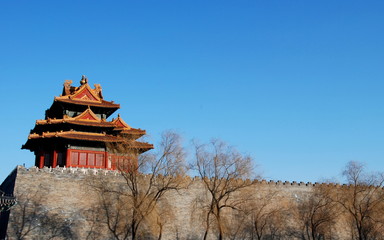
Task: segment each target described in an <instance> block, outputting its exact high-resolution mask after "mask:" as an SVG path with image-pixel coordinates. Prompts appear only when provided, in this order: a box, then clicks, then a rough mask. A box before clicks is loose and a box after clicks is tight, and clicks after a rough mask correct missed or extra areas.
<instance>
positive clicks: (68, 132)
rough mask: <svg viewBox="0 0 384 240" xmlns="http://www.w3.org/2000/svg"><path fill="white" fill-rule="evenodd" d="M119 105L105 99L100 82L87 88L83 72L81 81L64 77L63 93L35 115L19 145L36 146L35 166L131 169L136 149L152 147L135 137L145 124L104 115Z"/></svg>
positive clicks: (141, 134) (136, 154)
mask: <svg viewBox="0 0 384 240" xmlns="http://www.w3.org/2000/svg"><path fill="white" fill-rule="evenodd" d="M119 108H120V105H119V104H116V103H114V102H113V101H105V100H104V98H103V95H102V89H101V86H100V85H99V84H95V85H94V88H91V87H90V86H89V84H88V79H87V78H86V77H85V76H83V77H82V79H81V81H80V86H78V87H75V86H72V81H71V80H66V81H65V82H64V88H63V93H62V95H60V96H59V97H55V98H54V101H53V104H52V106H51V107H50V108H49V109H48V110H46V112H45V119H44V120H37V121H36V124H35V127H34V128H33V129H32V130H31V132H30V134H29V136H28V140H27V142H26V143H25V144H24V145H23V146H22V149H28V150H30V151H31V152H34V154H35V156H36V158H35V166H36V167H39V168H43V167H53V168H55V167H57V166H59V167H64V166H65V167H86V168H101V169H111V170H114V169H120V170H121V169H126V170H128V169H129V166H131V164H135V163H136V162H137V157H138V155H139V154H141V153H143V152H145V151H148V150H150V149H152V148H153V145H152V144H148V143H144V142H139V141H137V139H139V138H140V137H142V136H143V135H145V133H146V132H145V130H141V129H136V128H132V127H130V126H129V125H128V124H127V123H126V122H125V121H124V120H123V119H122V118H121V117H120V115H119V116H118V117H117V118H116V119H112V120H111V121H108V117H109V116H110V115H111V114H113V113H114V112H115V111H116V110H117V109H119Z"/></svg>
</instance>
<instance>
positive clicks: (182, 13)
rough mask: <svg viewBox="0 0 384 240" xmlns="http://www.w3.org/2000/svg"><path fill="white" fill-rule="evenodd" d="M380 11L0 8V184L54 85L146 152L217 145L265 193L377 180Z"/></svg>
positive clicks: (51, 4) (73, 5) (272, 6)
mask: <svg viewBox="0 0 384 240" xmlns="http://www.w3.org/2000/svg"><path fill="white" fill-rule="evenodd" d="M383 12H384V2H383V1H365V2H362V1H300V0H298V1H282V0H281V1H273V0H270V1H171V0H164V1H108V2H107V1H2V2H1V3H0V81H1V94H2V99H3V104H2V113H1V118H0V129H1V133H2V134H1V135H2V140H1V144H0V151H1V153H2V156H1V163H0V164H1V165H0V166H1V168H0V178H1V179H4V178H5V177H6V176H7V175H8V173H10V171H11V170H12V169H13V168H14V167H15V166H16V165H18V164H23V163H25V164H26V166H31V165H33V163H34V156H33V153H31V152H29V151H27V150H21V149H20V147H21V145H22V144H24V143H25V141H26V140H27V136H28V133H29V130H30V129H32V128H33V126H34V123H35V120H36V119H43V118H44V111H45V109H47V108H49V107H50V105H51V104H52V101H53V97H54V96H58V95H59V94H61V91H62V84H63V82H64V80H65V79H72V80H73V81H74V84H75V85H77V84H78V82H79V80H80V78H81V75H83V74H85V75H87V77H88V78H89V83H90V84H91V85H93V84H95V83H99V84H101V86H102V87H103V94H104V98H105V99H106V100H113V101H115V102H117V103H120V104H121V107H122V108H121V109H120V110H119V111H118V112H119V113H120V114H121V116H122V117H123V119H124V120H125V121H126V122H127V123H128V124H130V125H131V126H132V127H137V128H142V129H146V130H147V133H148V134H149V135H150V137H151V140H150V141H153V142H155V141H156V139H157V137H158V135H159V133H160V132H162V131H163V130H166V129H174V130H177V131H179V132H181V133H182V134H183V136H184V139H185V140H186V144H188V143H189V140H190V139H199V140H200V141H203V142H204V141H208V140H209V139H211V138H220V139H222V140H224V141H226V142H228V143H229V144H231V145H234V146H236V147H237V148H238V149H239V150H240V151H241V152H244V153H249V154H251V155H252V156H253V157H254V158H255V162H256V163H257V164H258V166H259V167H258V169H259V170H260V171H262V173H263V176H264V177H265V178H266V179H268V180H270V179H273V180H283V181H285V180H287V181H304V182H306V181H312V182H315V181H319V180H321V179H329V178H336V180H341V176H340V172H341V170H342V168H343V166H344V165H345V164H346V163H347V162H348V161H350V160H356V161H361V162H364V163H366V164H367V166H368V168H369V170H375V171H384V159H383V157H384V148H383V143H384V127H383V122H384V108H383V103H384V94H383V89H384V83H383V80H384V68H383V63H384V45H383V42H384V14H383Z"/></svg>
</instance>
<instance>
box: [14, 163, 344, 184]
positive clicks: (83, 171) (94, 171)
mask: <svg viewBox="0 0 384 240" xmlns="http://www.w3.org/2000/svg"><path fill="white" fill-rule="evenodd" d="M17 171H18V172H20V173H25V174H28V173H30V174H34V173H36V174H44V173H47V174H54V175H72V176H73V175H78V176H81V175H83V176H85V175H102V176H120V175H121V174H120V173H119V171H117V170H109V169H98V168H81V167H65V166H64V167H56V168H52V167H44V168H38V167H35V166H33V167H30V168H25V167H23V166H17ZM143 176H144V177H148V178H149V177H150V176H151V175H150V174H146V175H143ZM202 180H205V181H207V180H208V179H207V178H205V179H201V178H200V177H198V176H188V175H186V176H184V182H186V183H196V182H201V181H202ZM209 180H210V181H213V179H209ZM236 181H237V183H239V184H245V185H255V186H270V187H272V186H273V187H280V188H291V187H297V188H313V187H317V186H324V187H342V188H346V187H349V185H347V184H339V183H329V182H327V183H320V182H314V183H312V182H297V181H292V182H290V181H281V180H278V181H274V180H269V181H267V180H265V179H236Z"/></svg>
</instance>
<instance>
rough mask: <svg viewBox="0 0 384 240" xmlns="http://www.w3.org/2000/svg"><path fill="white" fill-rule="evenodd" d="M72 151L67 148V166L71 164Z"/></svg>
mask: <svg viewBox="0 0 384 240" xmlns="http://www.w3.org/2000/svg"><path fill="white" fill-rule="evenodd" d="M70 161H71V151H70V150H69V149H68V148H67V156H66V157H65V167H69V166H71V164H70Z"/></svg>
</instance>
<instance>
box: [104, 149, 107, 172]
mask: <svg viewBox="0 0 384 240" xmlns="http://www.w3.org/2000/svg"><path fill="white" fill-rule="evenodd" d="M104 153H105V154H104V168H105V169H108V152H104Z"/></svg>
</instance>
